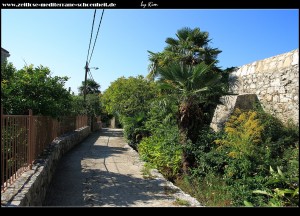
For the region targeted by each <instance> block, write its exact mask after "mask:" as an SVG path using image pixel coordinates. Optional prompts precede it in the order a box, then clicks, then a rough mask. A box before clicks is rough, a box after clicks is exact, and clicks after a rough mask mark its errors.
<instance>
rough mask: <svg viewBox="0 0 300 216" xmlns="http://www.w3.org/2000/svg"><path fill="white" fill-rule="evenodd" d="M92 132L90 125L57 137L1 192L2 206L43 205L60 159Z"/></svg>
mask: <svg viewBox="0 0 300 216" xmlns="http://www.w3.org/2000/svg"><path fill="white" fill-rule="evenodd" d="M90 132H91V129H90V127H89V126H87V127H83V128H80V129H78V130H76V131H74V132H73V133H70V134H66V135H65V136H61V137H58V138H56V139H55V140H54V141H53V142H52V143H51V145H50V146H49V147H48V148H47V149H46V150H45V151H44V154H43V155H42V156H41V157H40V158H39V159H38V160H36V162H35V164H34V165H33V167H32V170H29V171H27V172H25V173H23V174H22V176H21V177H20V178H18V179H17V180H16V182H15V183H14V184H13V185H11V186H10V187H8V188H7V190H6V191H5V192H3V193H1V206H2V207H15V206H42V203H43V201H44V199H45V196H46V191H47V188H48V186H49V184H50V182H51V179H52V176H53V174H54V172H55V169H56V166H57V164H58V162H59V159H60V158H61V157H62V156H63V155H64V154H65V153H66V152H68V151H69V150H70V149H72V148H73V147H74V146H75V145H77V144H78V143H80V142H81V141H82V140H83V139H84V138H86V137H87V136H88V135H89V134H90Z"/></svg>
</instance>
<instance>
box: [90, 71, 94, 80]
mask: <svg viewBox="0 0 300 216" xmlns="http://www.w3.org/2000/svg"><path fill="white" fill-rule="evenodd" d="M89 75H90V77H91V78H92V80H93V81H94V82H95V80H94V78H93V75H92V72H91V71H90V70H89Z"/></svg>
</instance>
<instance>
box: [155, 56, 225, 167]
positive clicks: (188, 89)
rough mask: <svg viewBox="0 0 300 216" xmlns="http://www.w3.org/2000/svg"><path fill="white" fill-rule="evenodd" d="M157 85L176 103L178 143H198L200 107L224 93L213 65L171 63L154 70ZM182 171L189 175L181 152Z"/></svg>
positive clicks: (220, 78) (202, 122) (187, 164)
mask: <svg viewBox="0 0 300 216" xmlns="http://www.w3.org/2000/svg"><path fill="white" fill-rule="evenodd" d="M156 73H157V75H158V83H159V85H160V87H161V88H162V89H168V90H171V92H173V94H175V96H176V98H177V99H178V118H177V124H178V128H179V131H180V143H181V144H182V145H186V144H187V143H188V140H190V141H191V142H192V143H195V142H196V141H197V138H198V135H199V131H200V129H201V127H203V125H204V116H203V115H204V114H203V105H204V104H208V103H210V102H212V101H210V98H211V96H212V95H214V94H222V92H221V91H223V90H224V91H225V90H226V88H225V86H224V83H223V82H222V81H221V80H222V76H221V74H220V73H218V72H216V71H215V70H214V68H213V63H211V64H210V65H206V64H205V63H204V62H201V63H200V64H197V65H195V66H194V65H187V64H184V63H170V64H169V65H167V66H164V67H158V68H157V70H156ZM182 159H183V161H182V166H183V167H182V168H183V171H184V172H187V171H188V167H189V166H190V165H191V164H190V159H189V158H188V154H187V153H186V152H185V151H183V156H182Z"/></svg>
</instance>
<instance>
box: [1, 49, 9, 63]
mask: <svg viewBox="0 0 300 216" xmlns="http://www.w3.org/2000/svg"><path fill="white" fill-rule="evenodd" d="M9 56H10V54H9V52H8V51H7V50H6V49H3V48H2V47H1V64H2V63H3V62H4V61H5V60H7V58H8V57H9Z"/></svg>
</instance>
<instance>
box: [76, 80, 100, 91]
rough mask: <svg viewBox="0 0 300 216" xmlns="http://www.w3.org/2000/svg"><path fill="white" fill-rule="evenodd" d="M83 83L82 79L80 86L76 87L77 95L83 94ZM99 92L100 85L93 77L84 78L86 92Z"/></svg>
mask: <svg viewBox="0 0 300 216" xmlns="http://www.w3.org/2000/svg"><path fill="white" fill-rule="evenodd" d="M84 87H85V83H84V81H82V83H81V86H79V87H78V90H79V95H84V89H85V88H84ZM99 93H101V92H100V85H99V83H97V82H96V81H94V80H93V79H87V80H86V94H99Z"/></svg>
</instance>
